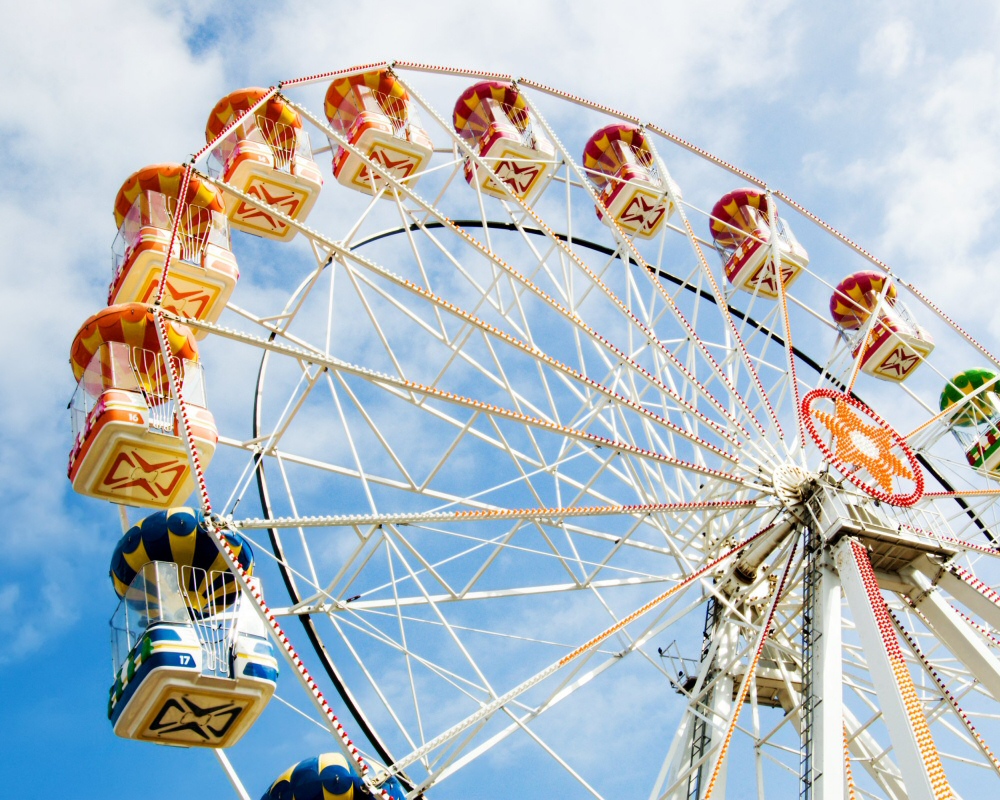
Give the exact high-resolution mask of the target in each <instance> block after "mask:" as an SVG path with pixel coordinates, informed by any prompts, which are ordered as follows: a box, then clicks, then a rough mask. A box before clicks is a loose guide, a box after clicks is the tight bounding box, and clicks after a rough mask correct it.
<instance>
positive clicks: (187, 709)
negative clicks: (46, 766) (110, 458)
mask: <svg viewBox="0 0 1000 800" xmlns="http://www.w3.org/2000/svg"><path fill="white" fill-rule="evenodd" d="M199 521H200V516H199V515H198V514H197V512H194V511H193V510H191V509H188V508H177V509H171V510H170V511H169V512H160V513H158V514H154V515H152V516H151V517H147V518H146V519H145V520H143V521H142V522H141V523H140V524H139V525H136V526H135V527H133V528H132V529H131V530H130V531H129V532H128V533H126V535H125V536H124V537H123V538H122V540H121V542H119V545H118V547H117V548H116V550H115V554H114V556H113V558H112V565H111V567H112V568H111V577H112V580H113V582H114V585H115V590H116V592H117V593H118V594H119V596H120V597H121V601H120V603H119V605H118V608H117V610H116V611H115V614H114V616H113V617H112V618H111V634H112V652H113V656H114V670H115V673H114V674H115V680H114V684H113V685H112V687H111V689H110V691H109V698H108V717H109V718H110V720H111V723H112V725H113V726H114V731H115V734H117V735H118V736H121V737H123V738H126V739H139V740H142V741H148V742H155V743H157V744H167V745H175V746H182V747H229V746H231V745H233V744H235V743H236V742H237V741H239V739H240V738H241V737H242V736H243V734H245V733H246V732H247V730H248V729H249V728H250V726H251V725H252V724H253V723H254V721H255V720H256V719H257V717H258V716H260V713H261V711H263V710H264V707H265V706H266V705H267V703H268V701H269V700H270V698H271V695H272V694H273V693H274V687H275V684H276V682H277V677H278V664H277V660H276V659H275V652H274V648H273V646H272V645H271V643H270V641H269V640H268V638H267V630H266V628H265V626H264V623H263V622H262V621H261V620H260V618H259V617H258V615H257V614H256V613H255V611H254V609H253V605H252V604H253V600H252V599H251V598H248V597H245V596H244V595H243V592H242V591H241V590H240V588H239V586H238V584H237V581H236V579H235V577H234V576H233V575H232V573H230V572H229V571H228V570H227V569H226V568H225V561H224V559H223V558H222V556H221V554H220V553H219V551H218V549H217V547H216V546H215V544H214V543H213V542H212V541H211V538H210V537H211V536H212V534H210V533H208V532H207V531H205V530H204V529H203V528H202V527H201V526H200V525H199V524H198V522H199ZM227 543H228V544H229V546H230V547H231V549H232V550H233V551H234V552H235V553H237V554H238V557H239V558H240V561H241V562H249V566H248V567H246V569H247V571H251V570H252V562H251V561H250V559H251V558H252V554H250V552H249V547H248V546H247V545H246V544H245V542H244V541H243V540H242V538H241V537H239V536H238V535H237V534H232V533H230V534H227ZM165 559H171V560H165ZM199 563H201V564H204V565H205V566H198V564H199ZM241 565H242V564H241ZM249 580H250V581H251V582H255V581H256V579H254V578H250V579H249ZM255 585H256V586H257V588H258V590H259V582H255Z"/></svg>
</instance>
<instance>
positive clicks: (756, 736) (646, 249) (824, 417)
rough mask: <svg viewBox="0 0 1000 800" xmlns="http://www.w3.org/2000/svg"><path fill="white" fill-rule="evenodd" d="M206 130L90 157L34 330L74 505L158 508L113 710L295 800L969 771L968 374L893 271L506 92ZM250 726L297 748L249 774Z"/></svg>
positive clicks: (945, 333)
mask: <svg viewBox="0 0 1000 800" xmlns="http://www.w3.org/2000/svg"><path fill="white" fill-rule="evenodd" d="M206 137H207V141H208V144H207V145H206V147H205V148H204V149H203V150H201V151H200V152H199V153H197V154H196V155H195V157H194V158H193V159H192V161H191V162H190V163H189V164H186V165H180V164H159V165H155V166H153V167H147V168H145V169H142V170H139V171H137V172H136V173H135V174H134V175H133V176H131V177H130V178H129V179H128V180H127V181H126V182H125V184H124V185H123V187H122V190H121V192H120V193H119V195H118V198H117V201H116V204H115V213H116V220H117V222H118V224H119V226H120V229H119V238H118V240H116V246H115V248H114V258H115V263H114V277H113V281H112V285H111V289H110V291H109V297H108V300H109V305H108V307H107V308H106V309H103V310H101V311H100V312H98V313H97V314H95V315H94V316H93V317H92V318H91V319H89V320H88V321H87V322H86V323H85V324H84V326H83V327H82V328H81V331H80V333H79V334H78V335H77V337H76V339H75V341H74V344H73V351H72V362H73V366H74V372H75V375H76V377H77V379H78V380H79V388H78V390H77V393H76V395H74V401H73V403H72V408H73V413H74V420H75V430H76V439H75V442H74V448H73V452H72V453H71V457H70V468H69V473H70V478H71V480H72V481H73V485H74V488H76V489H77V490H78V491H80V492H82V493H84V494H88V495H91V496H95V497H99V498H102V499H105V500H109V501H111V502H115V503H118V504H120V505H121V506H123V507H124V506H138V507H140V508H145V509H153V510H155V509H160V510H159V511H156V512H155V513H150V512H147V511H141V512H140V511H135V510H133V511H131V512H128V511H124V510H123V512H122V517H123V521H124V523H125V524H124V527H125V528H126V529H127V531H126V533H125V536H124V537H123V539H122V542H121V543H120V544H119V546H118V548H117V550H116V552H115V555H114V559H113V563H112V572H113V576H114V581H115V589H116V591H117V592H118V594H119V596H120V597H121V598H122V601H121V605H120V606H119V610H118V612H116V616H115V619H114V620H113V627H114V629H115V630H116V632H117V633H116V636H117V638H116V656H115V668H116V678H115V685H114V687H113V688H112V691H111V698H110V701H109V716H110V717H111V719H112V722H113V724H114V727H115V731H116V733H118V734H119V735H122V736H126V737H130V738H138V739H144V740H147V741H153V742H159V743H166V744H175V745H182V746H206V747H213V748H216V750H217V752H218V754H219V758H220V761H222V763H223V765H224V767H225V768H226V771H227V774H228V775H229V776H230V778H231V779H232V781H233V783H234V786H235V787H236V788H237V791H238V792H239V793H242V794H243V795H244V796H249V795H254V796H257V795H259V793H260V792H261V791H265V792H266V794H265V796H266V797H275V798H277V797H282V798H287V797H295V798H297V799H298V800H304V798H307V797H308V798H313V797H316V798H320V797H351V796H354V797H361V796H364V795H365V793H366V792H370V793H372V794H375V795H380V796H383V797H393V798H402V797H428V798H447V797H459V796H466V797H468V796H473V797H483V798H485V797H509V796H528V797H533V796H543V795H545V796H549V795H552V794H558V795H559V796H566V797H596V798H611V797H619V796H623V795H624V796H629V797H632V796H635V797H639V796H641V797H650V798H691V799H693V800H700V799H702V798H704V799H706V800H707V798H712V797H714V798H724V797H731V798H732V797H791V796H795V795H796V793H798V794H799V796H802V797H815V798H833V797H836V798H841V797H858V798H861V797H887V798H944V797H959V796H965V797H971V796H976V795H977V794H978V793H979V791H981V787H982V786H984V785H993V786H996V785H998V784H997V781H998V780H1000V761H998V760H997V758H996V756H995V755H994V752H993V751H992V750H991V749H990V744H989V743H990V742H997V741H1000V723H998V719H1000V717H998V713H1000V658H998V650H1000V595H998V594H997V593H996V592H995V591H994V590H993V589H992V588H991V587H992V586H994V585H996V584H997V583H998V582H1000V577H998V567H997V558H998V555H1000V553H998V550H997V539H996V537H997V535H998V534H997V523H998V512H997V504H996V500H997V498H998V497H1000V483H998V482H1000V441H998V429H1000V398H998V397H997V376H998V373H1000V361H998V360H997V359H996V357H995V356H993V355H992V354H991V353H990V352H989V351H988V350H987V349H986V348H985V347H984V346H983V345H981V344H980V343H979V342H977V341H976V340H975V339H974V338H973V337H972V336H971V335H970V334H969V333H968V332H967V331H966V330H965V329H964V328H963V327H962V326H961V324H960V321H956V319H953V318H951V317H949V316H948V315H947V314H946V313H945V311H944V310H942V309H940V308H939V307H938V306H937V305H935V303H934V302H933V301H932V300H931V299H930V298H929V297H927V296H926V295H925V294H923V293H922V292H921V291H920V289H919V287H917V286H914V285H913V284H912V283H910V282H909V281H908V279H907V276H906V275H905V274H904V273H902V272H900V273H897V272H896V270H895V269H890V268H889V267H888V266H887V265H885V264H883V263H882V262H881V261H879V260H878V259H877V258H875V257H874V256H872V255H871V254H869V253H867V252H866V251H865V250H863V249H861V248H860V247H859V246H857V245H856V244H854V243H853V242H852V241H851V240H850V239H848V238H847V237H845V236H844V235H842V234H840V233H839V232H838V231H836V230H834V229H833V228H832V227H831V226H829V225H828V224H826V223H825V222H823V221H822V220H820V219H819V218H818V217H816V216H815V215H813V214H812V213H811V212H809V211H807V210H806V209H804V208H803V207H802V206H800V205H799V204H797V203H796V202H795V201H793V200H792V199H791V198H790V197H789V196H787V195H786V194H785V193H783V192H781V191H778V190H776V189H774V188H773V187H770V186H769V185H768V184H766V183H764V182H762V181H759V180H757V179H756V178H754V177H753V176H751V175H749V174H747V173H746V172H743V171H741V170H740V169H739V168H737V167H735V166H733V165H731V164H729V163H726V162H724V161H722V160H721V159H719V158H717V157H715V156H713V155H711V154H709V153H707V152H706V151H704V150H701V149H700V148H698V147H696V146H694V145H692V144H689V143H688V142H686V141H684V140H682V139H680V138H679V137H677V136H675V135H674V134H672V133H670V132H669V131H667V130H665V129H664V128H661V127H659V126H657V125H655V124H651V123H644V122H642V121H641V120H639V119H637V118H634V117H632V116H629V115H628V114H624V113H620V112H617V111H614V110H613V109H610V108H606V107H604V106H601V105H598V104H596V103H593V102H590V101H587V100H584V99H582V98H578V97H575V96H572V95H569V94H566V93H564V92H561V91H559V90H556V89H553V88H550V87H547V86H544V85H542V84H539V83H537V82H534V81H531V80H528V79H514V78H513V77H512V76H509V75H499V74H487V73H481V72H470V71H463V70H453V69H447V68H439V67H432V66H427V65H420V64H411V63H404V62H393V63H391V64H390V63H379V64H369V65H364V66H362V67H358V68H353V69H345V70H340V71H336V72H329V73H324V74H322V75H316V76H310V77H307V78H302V79H297V80H290V81H285V82H283V83H282V84H280V85H279V86H277V87H272V88H270V89H266V90H265V89H247V90H241V91H239V92H234V93H233V94H231V95H229V96H227V97H226V98H224V99H223V100H222V101H220V103H219V104H218V105H217V106H216V108H215V109H214V110H213V112H212V114H211V117H210V119H209V123H208V126H207V131H206ZM331 170H332V172H331ZM230 232H231V233H230ZM241 273H242V275H243V276H244V277H245V278H246V277H249V278H250V279H251V281H252V286H251V287H249V288H248V289H247V290H246V292H245V293H244V287H243V286H240V285H238V283H237V281H238V278H239V276H240V274H241ZM203 367H204V372H205V373H207V384H208V391H207V392H206V389H205V387H206V378H205V377H203ZM209 461H211V463H210V464H209ZM192 491H193V492H194V496H195V500H194V501H192V503H193V504H194V505H198V506H200V511H198V510H197V509H194V510H186V509H180V508H178V506H179V505H180V504H181V503H183V502H184V501H185V499H186V498H187V497H188V496H189V495H190V494H191V492H192ZM146 514H149V516H145V515H146ZM141 517H144V518H142V519H140V518H141ZM251 551H253V552H254V553H255V556H256V563H257V570H256V572H255V576H256V577H252V576H251V574H250V573H251V560H250V555H249V554H250V552H251ZM261 575H264V576H270V577H273V578H274V579H276V580H268V577H265V579H264V583H265V584H266V585H263V586H262V584H261V580H260V579H259V578H260V576H261ZM265 595H266V603H265V601H264V597H265ZM115 620H117V622H116V621H115ZM286 634H287V635H286ZM267 636H270V637H271V638H270V640H268V639H267V638H266V637H267ZM290 640H296V641H298V642H299V645H298V649H296V648H295V647H293V645H292V644H291V641H290ZM282 658H284V659H285V660H286V661H287V664H285V665H284V666H281V665H279V661H280V660H281V659H282ZM182 659H187V661H182ZM282 664H284V662H282ZM279 669H280V670H286V671H287V674H290V675H291V676H292V678H293V679H294V680H292V681H287V682H286V683H285V684H282V686H283V687H284V686H292V685H293V684H294V682H295V681H298V682H301V683H302V684H303V685H304V688H305V689H306V692H305V693H304V694H301V695H295V694H292V693H288V692H286V691H285V690H284V689H283V690H282V692H279V695H278V698H277V699H279V700H280V701H281V702H280V703H276V702H275V696H274V693H275V686H276V684H277V672H278V671H279ZM320 685H322V686H323V687H327V688H326V689H325V691H326V693H327V694H328V695H329V697H326V696H325V695H324V693H323V691H321V689H320ZM276 707H280V709H283V710H275V709H276ZM289 707H294V708H295V709H297V710H298V712H299V714H295V713H293V712H291V711H289V710H288V708H289ZM279 714H284V715H285V716H281V717H279V716H278V715H279ZM300 718H302V719H303V720H304V721H302V722H301V723H295V722H290V721H289V720H298V719H300ZM306 718H308V719H306ZM279 721H280V724H281V726H282V728H281V731H282V732H281V736H282V739H283V741H285V742H286V743H287V742H288V741H289V740H294V738H295V734H294V733H289V732H288V730H287V728H286V727H285V726H286V725H295V724H300V725H301V728H299V729H300V730H301V731H303V733H302V734H301V735H302V737H303V740H305V737H306V733H310V734H311V732H312V731H314V730H315V729H316V725H319V726H322V727H326V728H328V729H329V731H330V732H331V734H332V736H331V738H330V741H329V746H328V747H326V748H325V749H323V750H319V751H316V750H315V749H314V750H313V751H312V752H303V753H302V754H301V762H300V763H298V764H297V765H296V766H295V767H292V768H289V769H288V770H287V771H286V772H285V773H283V774H279V773H280V770H281V768H283V767H282V766H281V765H275V766H276V769H275V774H274V777H275V781H274V784H273V785H272V786H271V787H270V788H268V787H267V786H260V787H257V786H249V785H247V786H245V787H244V784H243V782H241V778H240V776H239V775H238V774H237V772H238V771H239V770H238V766H239V763H240V759H241V754H242V753H241V748H248V749H250V750H252V749H253V748H254V747H257V748H261V747H262V745H261V742H264V741H266V739H267V737H266V736H256V735H253V734H248V731H252V732H253V733H256V732H257V731H258V730H259V729H260V728H262V727H264V728H266V727H267V726H269V725H277V724H279ZM299 729H296V730H299ZM241 739H242V740H243V741H241ZM310 740H311V739H310ZM229 747H233V748H234V749H233V751H232V752H233V753H234V755H233V757H232V759H230V758H229V757H228V756H227V755H225V750H224V749H223V748H229ZM328 751H329V752H328ZM246 758H247V760H249V757H246ZM253 758H255V759H257V758H258V756H253ZM258 760H259V759H258ZM244 763H246V762H245V761H244ZM233 764H236V765H237V769H234V768H233ZM286 766H287V765H286ZM324 792H325V793H324ZM352 793H353V794H352Z"/></svg>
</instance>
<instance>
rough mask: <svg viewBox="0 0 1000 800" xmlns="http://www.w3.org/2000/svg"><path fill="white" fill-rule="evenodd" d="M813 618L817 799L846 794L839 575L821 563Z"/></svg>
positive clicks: (840, 797) (838, 798) (832, 799)
mask: <svg viewBox="0 0 1000 800" xmlns="http://www.w3.org/2000/svg"><path fill="white" fill-rule="evenodd" d="M817 572H818V576H817V578H818V580H817V583H816V587H815V604H814V608H815V618H814V619H813V631H814V633H813V637H814V638H813V666H812V687H811V689H812V696H813V712H812V713H813V729H812V745H813V751H812V768H813V776H814V780H813V797H814V798H815V800H843V797H844V669H843V657H844V654H843V638H842V635H841V613H842V612H841V608H840V600H841V596H842V592H841V587H840V577H839V576H838V575H837V573H836V572H835V571H834V570H833V569H832V568H831V566H830V565H829V564H827V563H825V561H824V563H821V564H820V565H819V568H818V569H817Z"/></svg>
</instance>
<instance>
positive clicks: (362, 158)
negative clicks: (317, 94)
mask: <svg viewBox="0 0 1000 800" xmlns="http://www.w3.org/2000/svg"><path fill="white" fill-rule="evenodd" d="M325 111H326V117H327V119H328V120H329V121H330V126H331V127H332V128H333V129H334V130H335V131H336V132H337V133H339V134H340V135H341V136H343V137H344V139H346V140H347V143H348V144H349V145H350V147H345V146H344V145H343V144H340V143H339V142H335V141H331V142H330V144H331V146H332V147H333V148H334V150H335V152H334V156H333V174H334V177H336V179H337V180H338V181H339V182H340V183H341V184H343V185H344V186H347V187H349V188H351V189H357V190H358V191H361V192H366V193H367V194H375V193H376V192H378V191H379V190H380V189H382V188H383V186H384V185H385V183H386V182H385V180H384V179H383V178H381V176H379V175H378V173H376V172H375V171H373V170H372V169H370V168H369V165H370V164H376V165H377V166H378V167H380V168H382V169H383V170H385V171H386V172H387V173H389V175H391V176H392V178H393V179H394V180H397V181H399V182H400V183H405V184H406V185H407V186H408V187H411V188H412V187H413V186H414V185H416V182H417V180H418V179H419V177H420V173H421V172H422V171H423V170H424V168H425V167H426V166H427V164H428V162H429V161H430V158H431V155H432V154H433V152H434V145H433V144H432V143H431V140H430V137H428V135H427V132H426V131H425V130H424V129H423V127H421V125H420V121H419V119H418V118H417V115H416V112H415V110H414V108H413V103H412V102H411V100H410V96H409V94H408V93H407V91H406V89H405V88H404V87H403V85H402V84H401V83H400V82H399V81H398V80H396V78H395V76H394V75H393V74H392V73H391V72H389V71H388V70H373V71H371V72H365V73H363V74H360V75H351V76H350V77H347V78H338V79H337V80H335V81H334V82H333V83H331V84H330V87H329V89H327V92H326V102H325ZM351 148H354V150H355V151H357V152H354V151H352V149H351ZM384 196H385V197H392V196H393V195H392V192H387V193H386V194H385V195H384Z"/></svg>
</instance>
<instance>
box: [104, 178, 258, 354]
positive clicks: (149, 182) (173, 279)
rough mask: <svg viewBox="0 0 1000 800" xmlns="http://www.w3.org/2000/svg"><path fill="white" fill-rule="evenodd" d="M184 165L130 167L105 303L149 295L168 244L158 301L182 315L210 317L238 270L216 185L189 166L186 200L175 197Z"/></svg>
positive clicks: (118, 207)
mask: <svg viewBox="0 0 1000 800" xmlns="http://www.w3.org/2000/svg"><path fill="white" fill-rule="evenodd" d="M183 173H184V167H183V166H181V165H180V164H155V165H153V166H150V167H146V168H145V169H141V170H139V171H138V172H136V173H135V174H133V175H132V176H131V177H129V179H128V180H126V181H125V183H124V184H123V185H122V187H121V189H120V190H119V191H118V196H117V198H115V221H116V222H117V223H118V236H117V238H116V239H115V243H114V246H113V248H112V254H113V260H114V263H113V274H112V279H111V286H110V287H109V289H108V304H109V305H115V304H118V303H131V302H140V303H151V302H153V301H155V299H156V297H157V294H158V291H159V286H160V281H161V279H162V276H163V267H164V264H165V262H166V257H167V252H168V251H170V252H171V256H170V268H169V272H168V274H167V280H166V283H165V285H164V292H163V297H162V300H161V305H162V306H163V308H165V309H166V310H167V311H172V312H173V313H175V314H178V315H180V316H183V317H189V318H192V319H199V320H204V321H206V322H215V321H216V320H218V318H219V315H220V314H222V310H223V309H224V308H225V306H226V303H227V302H228V300H229V297H230V295H232V293H233V289H234V288H235V287H236V282H237V281H238V280H239V277H240V273H239V269H238V268H237V266H236V257H235V256H234V255H233V252H232V250H231V249H230V244H229V224H228V221H227V219H226V216H225V203H224V202H223V198H222V193H221V192H220V191H219V190H218V189H216V188H215V187H214V186H212V185H211V184H209V183H207V182H205V181H203V180H201V178H199V177H198V175H197V174H194V173H192V175H191V177H190V180H189V182H188V187H187V192H186V194H185V198H184V203H183V204H180V203H178V193H179V192H180V187H181V183H182V179H183ZM179 206H181V210H180V219H179V220H177V215H178V207H179ZM175 221H177V230H176V236H174V244H173V250H170V240H171V234H172V231H173V228H174V222H175ZM202 335H203V334H202Z"/></svg>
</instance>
